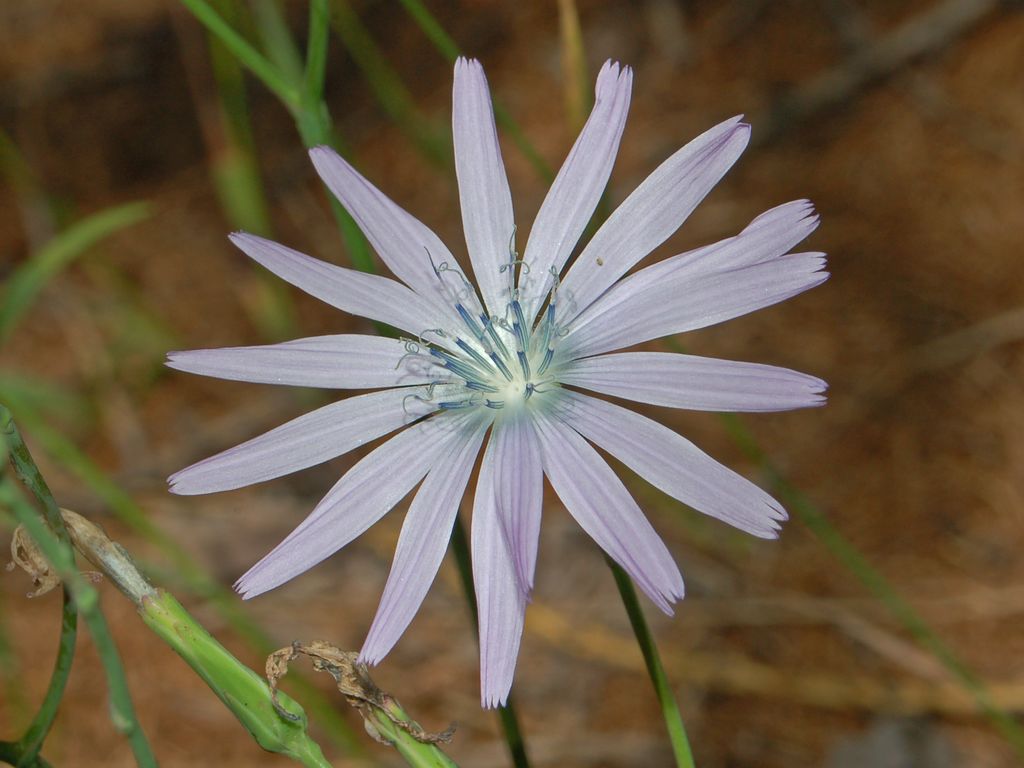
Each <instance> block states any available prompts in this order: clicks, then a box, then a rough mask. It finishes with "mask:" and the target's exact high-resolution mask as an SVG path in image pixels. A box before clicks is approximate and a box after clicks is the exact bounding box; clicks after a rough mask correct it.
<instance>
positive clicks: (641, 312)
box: [562, 253, 828, 357]
mask: <svg viewBox="0 0 1024 768" xmlns="http://www.w3.org/2000/svg"><path fill="white" fill-rule="evenodd" d="M655 266H657V265H655ZM824 269H825V255H824V254H822V253H793V254H790V255H788V256H784V257H782V258H777V259H771V260H768V261H762V262H758V263H755V264H749V265H746V266H742V267H737V268H735V269H726V270H722V271H715V272H710V273H706V274H697V275H693V274H690V273H689V272H687V271H686V270H682V269H680V270H677V271H675V272H674V273H672V274H669V275H667V276H666V277H664V278H663V279H662V280H659V281H655V282H653V284H651V285H648V286H646V287H644V286H643V284H642V283H641V282H640V281H639V280H637V281H635V282H631V281H628V280H626V281H623V282H622V284H621V286H620V287H619V289H618V290H617V291H616V292H615V296H612V292H611V291H609V293H608V295H607V296H606V297H605V298H604V299H602V300H600V302H599V304H595V305H594V307H593V311H588V312H587V313H586V316H585V317H583V316H581V317H580V319H579V321H578V323H577V324H575V325H574V326H573V327H572V328H571V329H570V330H569V333H568V334H567V335H566V337H565V338H564V339H563V341H562V343H563V348H564V349H563V354H564V355H569V356H572V357H589V356H591V355H596V354H600V353H602V352H609V351H612V350H616V349H622V348H623V347H628V346H631V345H633V344H640V343H641V342H644V341H649V340H650V339H657V338H661V337H662V336H669V335H671V334H675V333H683V332H685V331H693V330H696V329H698V328H705V327H707V326H709V325H715V324H716V323H721V322H724V321H726V320H731V319H732V318H734V317H740V316H741V315H745V314H748V313H750V312H754V311H755V310H758V309H762V308H764V307H769V306H771V305H772V304H777V303H779V302H780V301H784V300H786V299H789V298H792V297H793V296H796V295H797V294H799V293H803V292H804V291H806V290H809V289H811V288H814V287H815V286H817V285H821V284H822V283H823V282H825V281H826V280H827V279H828V272H825V271H824ZM640 274H641V273H637V276H638V277H639V275H640ZM605 299H607V303H605Z"/></svg>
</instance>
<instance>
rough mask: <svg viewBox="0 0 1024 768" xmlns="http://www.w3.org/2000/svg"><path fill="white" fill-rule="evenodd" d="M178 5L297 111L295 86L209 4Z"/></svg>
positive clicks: (196, 0)
mask: <svg viewBox="0 0 1024 768" xmlns="http://www.w3.org/2000/svg"><path fill="white" fill-rule="evenodd" d="M181 2H182V4H183V5H184V6H185V7H186V8H188V10H189V11H190V12H191V13H192V15H193V16H195V17H196V19H198V20H199V22H200V23H201V24H202V25H203V26H204V27H206V28H207V29H208V30H209V31H210V32H211V33H212V34H213V35H215V36H216V37H217V38H218V39H219V40H220V41H221V42H222V43H224V45H225V47H227V49H228V50H229V51H231V53H232V54H234V56H235V58H237V59H238V60H239V61H240V62H241V63H242V64H243V65H244V66H245V67H246V68H247V69H248V70H249V71H250V72H252V73H253V74H254V75H255V76H256V77H257V78H258V79H259V80H260V82H262V83H263V84H264V85H265V86H266V87H267V88H268V89H269V90H270V91H271V92H273V93H274V95H276V96H277V97H278V98H279V99H280V100H281V103H282V104H284V105H285V106H286V107H287V108H288V109H289V110H290V111H292V112H296V111H298V110H299V108H300V102H301V97H300V91H299V88H298V86H297V85H296V84H295V83H294V82H293V81H291V80H289V79H288V78H287V77H286V76H285V75H284V74H282V72H281V71H280V70H279V69H278V68H277V67H276V66H274V65H273V64H272V63H271V62H270V61H269V60H268V59H267V58H266V57H265V56H264V55H263V54H262V53H260V52H259V51H258V50H256V48H255V47H254V46H253V45H252V44H251V43H250V42H249V41H248V40H246V39H245V38H244V37H242V36H241V35H240V34H239V33H238V32H237V31H236V30H235V29H234V27H232V26H231V25H230V24H228V23H227V22H226V21H225V20H224V18H223V17H222V16H221V15H220V14H219V13H217V11H215V10H214V9H213V7H212V6H210V4H209V3H207V2H205V0H181Z"/></svg>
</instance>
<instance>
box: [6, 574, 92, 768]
mask: <svg viewBox="0 0 1024 768" xmlns="http://www.w3.org/2000/svg"><path fill="white" fill-rule="evenodd" d="M63 597H64V601H63V602H64V604H63V607H62V609H61V622H60V642H59V645H58V646H57V660H56V661H55V662H54V665H53V673H52V674H51V675H50V684H49V685H48V686H47V688H46V695H45V696H43V702H42V704H40V705H39V709H38V711H37V712H36V716H35V717H34V718H32V722H31V723H30V724H29V726H28V728H26V729H25V733H24V735H22V737H21V738H20V739H18V747H19V748H20V750H21V758H20V760H19V761H18V762H16V763H14V765H15V768H23V767H24V766H28V765H31V764H32V762H33V761H34V760H35V759H36V758H37V757H38V755H39V751H40V750H41V749H42V748H43V742H44V741H45V740H46V736H47V734H49V732H50V728H51V727H52V726H53V721H54V720H55V719H56V718H57V708H58V707H59V706H60V701H61V699H62V698H63V697H64V689H65V688H66V687H67V683H68V677H70V675H71V664H72V662H73V661H74V659H75V640H76V638H77V637H78V610H77V609H76V607H75V601H74V600H73V599H72V596H71V593H70V591H69V590H68V589H67V588H66V587H65V588H64V595H63Z"/></svg>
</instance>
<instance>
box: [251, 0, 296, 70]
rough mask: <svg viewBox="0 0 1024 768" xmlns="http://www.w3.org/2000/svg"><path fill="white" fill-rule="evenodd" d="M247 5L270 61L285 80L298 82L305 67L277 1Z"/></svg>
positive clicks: (270, 0) (264, 0)
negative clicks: (250, 9)
mask: <svg viewBox="0 0 1024 768" xmlns="http://www.w3.org/2000/svg"><path fill="white" fill-rule="evenodd" d="M249 5H250V7H251V8H252V12H253V17H254V19H255V22H256V29H257V31H258V33H259V36H260V40H261V41H262V43H263V49H264V50H265V51H266V52H267V56H268V57H269V58H270V61H271V62H272V63H273V65H274V66H275V67H277V69H278V71H279V72H280V73H281V76H282V77H283V78H284V79H285V80H288V81H289V82H292V83H298V82H300V81H301V80H302V78H303V73H304V71H305V67H306V65H305V64H304V63H303V61H302V52H301V51H299V47H298V46H297V45H296V44H295V40H293V39H292V34H291V32H290V31H289V30H288V25H287V24H286V23H285V19H284V16H283V15H282V13H281V5H280V4H279V3H278V0H250V2H249Z"/></svg>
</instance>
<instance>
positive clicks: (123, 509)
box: [3, 392, 365, 756]
mask: <svg viewBox="0 0 1024 768" xmlns="http://www.w3.org/2000/svg"><path fill="white" fill-rule="evenodd" d="M3 394H4V395H5V397H8V398H9V397H10V394H11V393H10V392H6V393H3ZM12 404H13V405H16V407H17V411H18V413H19V418H21V419H23V420H24V421H25V423H26V425H27V426H29V427H30V429H31V431H32V433H33V435H34V436H35V438H36V439H37V440H38V441H39V442H40V444H41V445H42V446H43V448H44V450H45V451H46V453H47V454H48V455H49V456H50V457H51V458H53V459H55V460H56V461H58V462H60V463H61V464H62V465H63V466H64V467H65V468H67V469H68V470H69V471H70V472H71V473H72V474H74V475H76V476H77V477H78V478H79V479H80V480H81V481H82V482H83V483H84V484H85V485H87V486H88V487H89V488H91V489H92V490H93V491H94V492H95V493H96V494H97V495H98V496H99V497H100V498H101V499H102V500H103V501H104V503H105V504H106V505H107V506H108V507H109V508H110V510H111V512H112V513H113V514H114V516H115V517H116V518H117V519H118V520H120V521H121V522H122V523H124V524H125V525H127V526H128V527H129V528H131V529H132V530H133V531H135V532H136V533H137V534H139V535H141V536H142V537H143V538H145V539H146V540H147V541H148V542H150V543H151V544H153V545H154V546H155V547H156V548H157V549H158V550H159V551H160V552H161V553H162V554H163V555H164V556H166V557H167V558H168V559H169V560H170V562H171V564H172V566H173V574H174V576H175V577H176V578H177V579H179V580H180V582H181V583H183V584H184V585H185V586H186V587H188V588H189V589H190V590H192V592H193V593H195V594H196V595H198V596H200V597H202V598H204V599H206V600H209V601H210V602H211V603H212V604H213V606H214V607H215V608H216V609H217V610H218V611H219V613H220V615H221V616H222V617H223V618H224V619H225V620H226V621H227V622H228V624H229V625H230V626H231V627H232V629H234V631H236V632H237V633H238V634H239V635H240V636H241V637H242V638H243V639H244V640H245V641H246V642H248V643H249V644H250V645H251V646H252V647H253V648H254V649H255V650H256V651H257V652H259V653H262V654H264V655H266V654H269V653H270V652H271V651H273V650H274V649H275V648H276V647H277V645H276V644H275V643H274V642H273V641H272V640H271V638H270V637H269V636H268V635H267V633H266V631H265V630H264V629H263V628H262V627H260V626H259V625H258V624H256V623H255V622H254V621H253V620H252V619H251V618H250V617H249V616H248V615H247V614H246V613H245V611H244V610H242V608H241V607H240V604H239V602H238V599H237V597H236V596H235V595H233V594H232V593H231V592H230V591H228V590H226V589H225V588H224V587H222V586H221V585H220V584H218V583H216V582H215V581H213V580H212V579H211V578H210V576H209V575H208V574H207V573H206V572H205V571H204V570H203V569H202V567H200V566H199V565H198V564H197V563H196V562H195V560H193V559H192V557H191V556H190V555H189V554H188V552H186V551H185V550H184V549H183V548H182V547H181V545H180V544H178V543H177V542H176V541H175V540H174V539H173V538H171V537H170V536H168V535H167V534H166V533H165V532H164V531H162V530H160V529H159V528H158V527H157V526H155V525H154V524H153V522H152V521H151V520H150V519H149V518H148V517H147V516H146V514H145V512H144V511H143V510H142V508H140V507H139V505H138V504H136V502H135V501H134V499H132V498H131V497H130V496H129V495H128V494H126V493H125V492H124V491H123V490H121V488H119V487H118V486H117V484H116V483H114V482H113V481H112V480H111V479H110V478H109V477H108V476H107V475H106V474H104V473H103V471H102V470H101V469H100V468H99V467H97V466H96V465H95V464H93V463H92V462H91V461H90V460H89V458H88V457H87V456H85V455H83V454H82V453H81V451H79V450H78V448H77V447H76V446H75V445H74V444H73V443H72V442H71V441H70V440H68V439H67V438H65V437H64V436H63V435H61V434H60V433H59V432H57V431H56V430H54V429H52V428H51V427H49V426H48V425H47V424H46V423H45V422H43V421H42V419H41V418H40V417H39V414H37V413H35V411H34V410H33V409H31V408H30V407H28V404H27V403H25V402H21V401H19V402H17V403H12ZM293 684H294V685H295V686H296V687H299V688H300V690H301V692H302V695H303V698H304V700H305V701H306V705H307V708H308V709H309V710H310V711H311V712H313V714H314V715H315V717H316V718H317V721H318V722H319V723H321V724H322V725H323V727H324V728H325V729H326V730H327V732H328V733H329V734H330V736H331V738H332V739H333V740H334V742H335V743H336V744H337V745H338V746H339V747H340V748H342V749H343V750H345V751H346V752H347V753H348V754H350V755H353V756H359V755H361V754H363V753H364V752H365V750H364V748H363V746H362V742H361V741H360V740H359V738H358V737H357V736H356V734H355V733H354V731H353V729H352V728H351V727H350V726H349V725H348V723H347V722H346V721H345V720H344V719H343V718H342V717H341V716H340V715H339V714H338V712H337V711H336V710H335V709H334V707H333V706H332V704H331V703H330V701H329V700H328V699H327V697H326V696H325V695H324V694H323V693H322V692H321V691H319V690H318V689H317V688H316V687H315V686H314V685H313V684H312V683H311V682H309V681H308V680H307V679H305V678H302V677H296V678H295V680H294V683H293Z"/></svg>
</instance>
